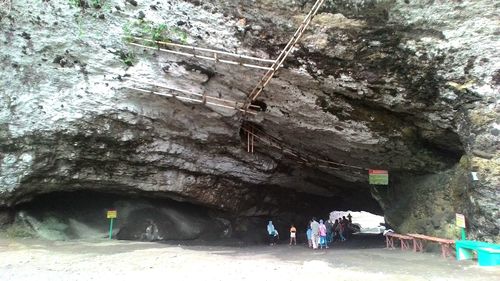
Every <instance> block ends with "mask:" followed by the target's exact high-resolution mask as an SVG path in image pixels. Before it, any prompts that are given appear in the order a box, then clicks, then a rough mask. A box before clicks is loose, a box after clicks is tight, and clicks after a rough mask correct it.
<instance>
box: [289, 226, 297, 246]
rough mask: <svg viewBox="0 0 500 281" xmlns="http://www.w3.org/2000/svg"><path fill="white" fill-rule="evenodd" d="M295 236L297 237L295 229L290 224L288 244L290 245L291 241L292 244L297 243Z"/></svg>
mask: <svg viewBox="0 0 500 281" xmlns="http://www.w3.org/2000/svg"><path fill="white" fill-rule="evenodd" d="M296 237H297V229H296V228H295V226H294V225H293V224H292V226H291V227H290V246H292V242H293V245H297V238H296Z"/></svg>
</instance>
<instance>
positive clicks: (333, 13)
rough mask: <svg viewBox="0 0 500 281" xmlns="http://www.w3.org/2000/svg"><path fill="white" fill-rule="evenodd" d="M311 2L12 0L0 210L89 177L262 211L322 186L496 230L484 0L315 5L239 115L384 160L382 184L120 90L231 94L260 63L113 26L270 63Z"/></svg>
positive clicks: (400, 222)
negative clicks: (204, 55)
mask: <svg viewBox="0 0 500 281" xmlns="http://www.w3.org/2000/svg"><path fill="white" fill-rule="evenodd" d="M312 2H313V1H264V0H261V1H222V0H218V1H177V0H171V1H156V0H155V1H146V0H137V1H111V0H102V1H63V0H51V1H13V7H12V11H11V12H10V14H9V15H5V14H3V15H2V18H1V20H0V28H1V32H0V44H1V48H0V56H1V58H2V59H1V61H0V66H1V69H2V71H1V72H0V83H1V84H0V89H1V90H0V91H1V92H0V163H1V164H0V205H1V206H14V205H16V204H18V203H19V202H22V201H28V200H30V199H31V198H33V197H34V196H36V195H37V194H40V193H50V192H54V191H62V190H65V191H67V190H89V189H92V190H100V191H106V192H116V193H131V194H135V193H140V192H144V193H143V194H155V196H164V197H170V198H173V199H176V200H181V201H189V202H192V203H195V204H200V205H204V206H208V207H210V208H215V209H219V210H222V211H228V212H231V213H233V214H234V215H235V216H258V215H276V214H279V213H280V212H288V211H290V210H291V209H293V208H294V207H296V206H300V208H304V209H307V208H311V206H314V205H315V204H316V205H317V204H318V203H315V202H320V201H318V200H317V199H318V198H324V199H325V200H324V201H321V202H323V203H321V204H322V206H323V207H327V208H329V209H338V208H339V207H344V206H345V207H351V208H353V209H365V210H371V211H375V212H381V211H383V212H384V213H385V215H386V219H387V220H388V222H389V223H390V224H392V225H393V227H395V228H396V229H398V230H401V231H419V232H427V233H429V234H433V233H436V234H440V235H447V236H451V235H453V231H454V229H453V227H452V225H453V221H454V214H455V212H458V213H464V214H466V216H467V218H468V219H469V224H470V227H471V230H472V233H471V235H472V236H474V237H479V238H483V239H488V240H495V239H496V240H498V239H499V227H500V214H499V211H498V205H499V201H500V200H499V199H500V195H499V192H500V153H499V139H500V137H499V132H500V120H499V114H498V113H499V111H500V106H499V105H498V95H499V94H498V92H499V84H500V69H499V65H500V56H499V51H498V50H499V49H500V40H499V39H498V38H499V36H498V32H499V31H498V26H499V19H498V14H499V10H500V9H499V7H498V4H493V3H494V1H487V0H479V1H423V0H422V1H396V0H366V1H362V0H353V1H342V0H332V1H327V2H326V4H325V5H324V7H323V8H322V10H321V12H320V14H319V15H318V16H317V17H316V18H315V19H314V21H313V23H312V24H311V27H310V28H309V30H308V31H307V32H306V33H305V35H304V38H303V39H302V40H301V43H300V45H299V46H297V49H296V51H295V52H294V53H293V55H292V56H291V57H290V58H289V59H288V60H287V62H286V63H285V66H284V68H283V69H282V70H281V71H280V72H279V73H278V75H277V76H276V77H275V78H274V80H273V81H272V82H271V83H270V84H269V86H268V87H267V88H266V91H265V92H264V94H263V95H261V96H260V98H259V100H261V101H262V102H264V103H265V104H266V106H267V108H266V111H265V112H261V113H259V114H258V115H257V116H256V117H251V118H250V119H249V120H248V121H251V122H253V123H255V124H257V125H258V126H259V127H260V128H262V129H263V130H265V131H266V132H267V133H269V134H271V135H273V136H276V137H278V138H280V139H281V140H282V141H283V142H284V143H286V144H288V145H290V146H292V147H295V148H296V149H297V150H300V151H303V152H304V153H309V154H314V155H316V156H317V157H321V158H324V159H329V160H333V161H336V162H339V163H344V164H348V165H354V166H359V167H363V168H381V169H387V170H389V171H390V173H391V183H390V185H389V187H376V188H373V187H370V186H369V185H368V184H367V171H365V170H360V169H346V168H337V169H327V168H322V167H315V166H314V165H312V166H307V167H305V166H302V165H300V164H297V163H296V162H294V161H293V159H290V158H288V157H286V156H283V155H282V154H281V153H280V151H276V150H273V149H272V148H270V147H267V146H266V145H265V144H263V143H259V142H257V144H256V153H255V154H253V155H252V154H248V153H246V152H245V151H246V148H245V140H242V139H241V136H240V132H239V127H240V125H241V119H240V117H241V116H240V115H239V114H237V113H236V112H233V111H231V110H225V109H222V110H221V109H219V108H213V107H209V106H202V105H195V104H190V103H186V102H180V101H178V100H176V99H168V98H165V97H161V96H156V95H151V94H144V93H139V92H136V91H133V90H130V89H126V88H124V86H127V85H128V86H130V85H132V84H131V82H130V81H128V80H126V79H123V78H133V79H138V80H141V81H150V82H155V83H158V84H162V85H167V86H174V87H177V88H182V89H186V90H191V91H196V92H200V93H201V92H206V93H208V94H210V95H213V96H217V97H222V98H228V99H232V100H241V101H242V100H244V99H245V96H246V94H247V93H248V92H249V91H250V90H251V89H252V87H253V86H254V85H255V84H256V83H257V82H258V80H259V79H260V77H261V76H262V75H263V73H262V72H261V71H258V70H251V69H246V68H241V67H238V66H228V65H222V64H217V65H215V64H213V63H211V62H206V61H201V60H199V59H193V58H186V57H181V56H175V55H168V54H164V53H159V52H155V51H153V50H144V49H142V48H137V47H133V46H130V45H127V44H126V41H125V40H124V39H123V37H124V36H125V35H127V33H129V32H130V31H129V30H130V26H132V25H133V23H134V22H137V21H138V19H142V20H144V21H146V22H147V23H148V24H149V23H151V24H153V25H154V24H156V25H159V24H165V25H166V26H168V27H170V30H171V31H170V32H167V31H165V33H168V34H167V35H166V36H169V37H170V38H171V40H173V41H187V43H189V44H191V45H196V46H202V47H211V48H217V49H221V50H225V51H230V52H238V53H240V54H247V55H253V56H260V57H265V58H274V57H276V56H277V55H278V53H279V50H280V49H281V48H283V47H284V46H285V44H286V43H287V41H288V39H289V38H290V36H291V35H292V34H293V31H294V30H295V28H296V27H297V26H298V24H299V23H300V21H301V20H302V18H303V17H304V16H305V14H306V13H307V12H308V10H309V9H310V7H311V5H312V4H313V3H312ZM73 3H76V4H73ZM93 3H98V4H99V5H94V4H93ZM174 27H175V29H174ZM179 30H180V31H179ZM133 32H134V31H132V33H133ZM144 32H145V33H147V32H148V31H147V30H146V31H144V30H143V33H144ZM184 37H185V38H184ZM136 86H137V84H136ZM471 171H476V172H478V177H479V181H475V182H473V181H472V180H471V177H470V172H471ZM307 194H309V195H307ZM374 198H375V199H376V200H377V201H378V203H377V202H376V201H375V200H374ZM330 199H331V201H328V200H330ZM316 207H317V206H316Z"/></svg>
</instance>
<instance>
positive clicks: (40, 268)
mask: <svg viewBox="0 0 500 281" xmlns="http://www.w3.org/2000/svg"><path fill="white" fill-rule="evenodd" d="M0 252H1V254H0V280H37V281H41V280H50V281H53V280H65V281H66V280H145V279H143V278H148V279H149V278H155V279H149V280H160V279H158V278H162V279H164V280H166V278H168V280H231V281H234V280H273V281H276V280H301V281H303V280H308V279H310V278H316V277H318V278H322V279H325V280H328V279H329V280H335V281H339V280H488V281H489V280H500V267H496V268H480V267H478V266H477V265H476V264H475V262H470V261H464V262H457V261H455V260H453V259H447V260H445V259H442V258H441V257H440V256H438V255H436V254H428V253H425V254H421V253H412V252H401V251H400V250H387V249H383V248H382V247H379V246H377V247H371V248H370V247H366V245H364V246H363V245H361V246H360V245H359V244H358V245H356V246H355V247H353V246H350V245H348V244H343V245H337V246H335V247H333V248H331V249H328V250H321V251H320V250H317V251H312V250H310V249H308V248H306V247H304V246H296V247H289V246H288V245H278V246H275V247H270V246H249V247H227V246H226V247H224V246H194V245H191V246H177V245H166V244H158V243H140V242H125V241H115V240H113V241H106V240H98V241H71V242H50V241H43V240H31V239H30V240H9V239H0Z"/></svg>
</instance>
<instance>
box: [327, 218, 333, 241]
mask: <svg viewBox="0 0 500 281" xmlns="http://www.w3.org/2000/svg"><path fill="white" fill-rule="evenodd" d="M325 226H326V245H327V246H328V245H329V244H330V243H332V242H333V224H332V221H331V220H327V221H326V223H325Z"/></svg>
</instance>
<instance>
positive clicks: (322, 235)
mask: <svg viewBox="0 0 500 281" xmlns="http://www.w3.org/2000/svg"><path fill="white" fill-rule="evenodd" d="M323 247H325V248H328V245H326V226H325V224H324V223H323V220H319V248H320V249H323Z"/></svg>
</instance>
